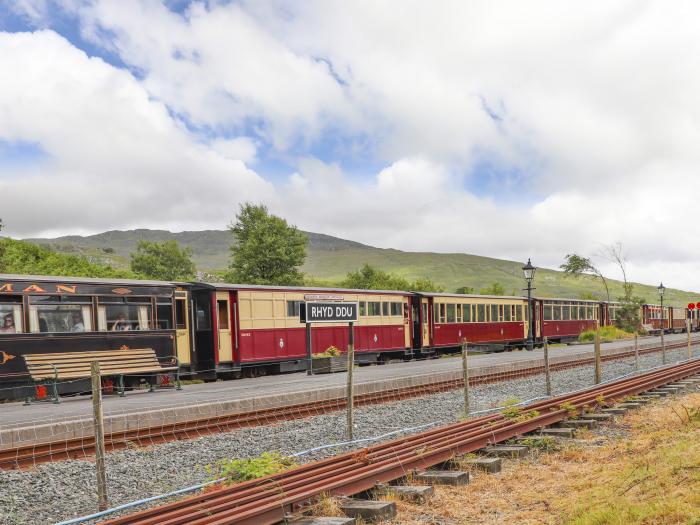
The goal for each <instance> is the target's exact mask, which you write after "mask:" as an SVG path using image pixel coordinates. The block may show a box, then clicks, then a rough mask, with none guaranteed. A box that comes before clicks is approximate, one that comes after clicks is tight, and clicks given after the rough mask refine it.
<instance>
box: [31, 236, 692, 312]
mask: <svg viewBox="0 0 700 525" xmlns="http://www.w3.org/2000/svg"><path fill="white" fill-rule="evenodd" d="M304 233H305V234H306V235H307V237H308V238H309V245H308V257H307V260H306V263H305V264H304V267H303V271H304V272H305V273H306V274H307V275H309V276H310V277H313V278H314V279H318V280H323V281H327V282H328V283H329V284H332V283H334V282H338V281H340V280H341V279H342V278H343V277H345V275H346V274H347V273H348V272H349V271H353V270H357V269H358V268H360V267H361V266H362V265H363V264H365V263H369V264H371V265H373V266H376V267H378V268H381V269H383V270H385V271H388V272H392V273H395V274H398V275H401V276H402V277H406V278H407V279H409V280H415V279H418V278H422V277H427V278H430V279H432V280H433V281H435V282H437V283H439V284H441V285H442V286H444V287H445V290H446V291H449V292H452V291H454V290H456V289H457V288H459V287H462V286H470V287H473V288H474V289H475V290H476V291H477V292H478V291H479V290H480V289H481V288H485V287H487V286H490V285H491V284H493V283H496V282H498V283H500V284H501V285H503V287H504V288H505V291H506V294H513V295H521V294H522V291H521V289H522V288H523V286H524V280H523V275H522V270H521V267H522V264H523V263H522V262H516V261H506V260H502V259H494V258H490V257H482V256H479V255H470V254H466V253H432V252H404V251H401V250H395V249H391V248H375V247H373V246H368V245H365V244H361V243H359V242H354V241H349V240H346V239H339V238H337V237H332V236H330V235H323V234H320V233H312V232H304ZM142 239H145V240H149V241H164V240H170V239H174V240H176V241H178V242H179V243H180V244H181V245H183V246H189V247H190V248H191V249H192V251H193V254H194V255H193V257H192V259H193V261H194V262H195V264H196V265H197V268H198V269H199V270H201V271H203V272H206V273H211V274H218V273H221V272H222V271H223V270H224V269H225V268H226V266H227V264H228V257H229V246H230V244H231V234H230V233H229V232H228V231H226V230H223V231H221V230H204V231H186V232H179V233H172V232H169V231H165V230H145V229H139V230H129V231H117V230H114V231H108V232H104V233H100V234H97V235H89V236H85V237H83V236H78V235H71V236H66V237H58V238H55V239H26V240H27V241H30V242H33V243H35V244H40V245H45V246H48V247H50V248H52V249H54V250H57V251H60V252H64V253H73V254H82V255H85V256H87V257H88V258H89V259H90V260H92V261H95V262H106V263H109V264H112V265H114V266H117V267H127V266H128V264H129V254H130V253H131V252H132V251H133V250H135V249H136V244H137V243H138V241H139V240H142ZM609 284H610V288H611V290H610V291H611V297H612V298H613V299H615V298H617V297H619V296H620V295H622V283H620V282H619V281H610V283H609ZM534 286H535V287H536V288H537V290H536V291H535V294H536V295H539V296H547V297H572V298H581V297H584V296H587V294H593V295H594V296H596V297H599V298H603V299H604V298H605V297H606V296H605V291H604V288H603V286H602V284H601V283H600V282H599V281H598V280H597V279H593V278H591V277H585V276H584V277H580V278H572V277H569V276H566V275H565V274H564V273H562V272H558V271H554V270H547V269H544V268H540V269H538V271H537V274H536V277H535V283H534ZM635 294H636V295H639V296H641V297H643V298H645V299H646V300H647V301H648V302H657V301H658V295H657V291H656V287H655V286H649V285H643V284H635ZM666 300H667V301H668V304H675V305H685V304H687V303H688V302H697V301H698V300H700V294H696V293H692V292H684V291H681V290H672V289H668V290H667V292H666Z"/></svg>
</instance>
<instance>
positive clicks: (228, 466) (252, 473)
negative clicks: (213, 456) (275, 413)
mask: <svg viewBox="0 0 700 525" xmlns="http://www.w3.org/2000/svg"><path fill="white" fill-rule="evenodd" d="M296 466H297V463H296V461H295V460H294V459H293V458H290V457H287V456H283V455H282V454H280V453H279V452H263V453H262V454H261V455H260V456H259V457H257V458H249V459H224V460H221V461H218V462H217V463H216V467H215V468H211V467H208V470H209V471H210V472H212V473H213V474H214V478H215V479H218V478H225V479H226V480H225V483H240V482H241V481H247V480H249V479H256V478H261V477H263V476H269V475H271V474H277V473H279V472H284V471H285V470H289V469H290V468H293V467H296Z"/></svg>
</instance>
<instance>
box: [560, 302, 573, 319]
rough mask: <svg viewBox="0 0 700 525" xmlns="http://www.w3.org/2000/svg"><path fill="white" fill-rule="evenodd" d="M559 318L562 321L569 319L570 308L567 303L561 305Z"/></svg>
mask: <svg viewBox="0 0 700 525" xmlns="http://www.w3.org/2000/svg"><path fill="white" fill-rule="evenodd" d="M561 319H562V321H568V320H570V319H571V308H570V307H569V305H568V304H567V305H564V306H562V307H561Z"/></svg>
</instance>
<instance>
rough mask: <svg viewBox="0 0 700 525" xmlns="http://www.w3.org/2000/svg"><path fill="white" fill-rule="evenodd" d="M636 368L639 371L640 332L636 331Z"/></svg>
mask: <svg viewBox="0 0 700 525" xmlns="http://www.w3.org/2000/svg"><path fill="white" fill-rule="evenodd" d="M634 369H635V370H636V371H637V372H639V334H638V333H637V332H635V333H634Z"/></svg>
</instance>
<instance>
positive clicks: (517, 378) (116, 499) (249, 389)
mask: <svg viewBox="0 0 700 525" xmlns="http://www.w3.org/2000/svg"><path fill="white" fill-rule="evenodd" d="M673 345H677V346H676V347H673ZM552 346H553V348H550V354H551V357H550V359H549V365H550V366H549V368H550V370H551V377H550V383H551V391H552V392H551V393H552V395H554V396H556V395H560V394H563V393H566V392H570V391H573V390H578V389H584V388H588V387H590V386H592V385H593V384H594V363H593V360H592V357H591V354H590V351H585V352H584V351H580V350H579V349H577V348H576V347H568V348H562V347H558V346H556V345H552ZM638 349H639V357H638V358H635V355H634V347H633V344H632V342H630V344H629V345H623V346H619V347H615V348H603V350H602V356H601V357H602V361H603V365H602V380H603V381H611V380H615V379H619V378H622V377H625V376H629V375H632V374H635V373H638V372H642V371H647V370H650V369H653V368H656V367H659V366H662V356H661V352H660V351H659V350H658V343H657V342H655V341H643V342H641V343H640V344H639V347H638ZM471 350H473V349H470V354H469V356H468V360H469V365H470V366H469V381H468V386H469V398H468V400H469V414H468V415H466V414H465V396H464V381H463V377H464V376H463V368H462V364H463V361H462V359H461V358H460V355H459V354H457V355H455V356H451V357H445V358H442V359H424V360H417V361H413V362H410V363H395V364H389V365H386V366H373V367H360V368H355V370H354V378H355V382H354V384H353V390H354V392H353V400H354V403H353V405H354V414H353V416H354V417H353V421H352V425H353V428H352V433H351V434H352V439H349V438H348V435H349V434H350V433H349V432H348V428H347V417H346V413H345V410H346V407H347V397H346V393H347V387H346V379H347V374H346V373H343V372H340V373H336V374H324V375H318V376H312V377H307V376H305V375H301V374H293V375H280V376H270V377H265V378H257V379H249V380H241V381H230V382H224V383H221V382H218V383H211V384H196V385H186V386H185V390H184V391H183V392H170V391H158V392H156V393H145V392H144V393H136V392H131V393H128V394H127V397H126V398H117V397H116V396H110V395H106V396H105V404H104V408H105V416H104V430H105V432H104V434H105V446H106V450H107V451H108V454H107V458H106V465H107V476H106V477H107V495H108V498H109V502H110V505H112V506H114V507H119V508H117V509H116V510H115V511H114V512H112V513H111V514H114V513H119V512H125V511H126V510H127V508H126V507H124V508H122V507H121V506H123V505H126V504H129V503H131V502H135V501H137V502H138V505H139V506H142V505H148V504H155V502H160V501H162V500H163V499H167V498H170V497H175V496H177V495H181V494H184V493H186V492H191V491H193V490H199V489H201V488H203V487H204V486H205V484H211V483H213V482H215V481H216V480H217V479H218V478H219V474H218V473H219V467H218V466H217V465H218V464H219V462H222V461H226V460H230V459H251V458H259V457H261V455H262V454H264V453H266V452H267V453H273V452H274V453H279V454H280V455H281V456H282V457H289V458H293V460H294V461H296V462H298V463H303V462H308V461H313V460H318V459H321V458H324V457H328V456H329V455H333V454H337V453H340V452H345V451H349V450H354V449H358V448H362V447H364V446H367V445H369V444H373V443H376V442H379V441H383V440H387V439H395V438H400V437H401V436H407V435H410V434H413V433H416V432H420V431H423V430H426V429H428V428H432V427H436V426H439V425H444V424H449V423H453V422H455V421H458V420H460V419H463V418H465V417H476V416H479V415H482V414H485V413H489V412H494V411H498V410H502V409H503V408H504V406H519V405H527V404H528V403H531V402H533V401H536V400H540V399H543V398H545V397H547V385H546V378H545V374H544V370H545V366H544V365H545V363H544V359H543V357H542V356H541V355H539V354H537V355H535V354H530V353H526V352H516V353H513V354H501V355H500V356H486V357H484V356H480V355H478V354H472V353H471ZM689 357H690V358H697V357H700V343H693V344H692V345H691V348H690V354H689V353H688V347H687V346H686V345H685V344H684V340H683V338H678V339H676V340H669V341H668V348H667V351H666V363H667V364H669V365H670V364H675V363H677V362H681V361H683V360H686V359H688V358H689ZM493 360H500V361H502V362H498V363H494V362H493ZM84 393H85V394H88V393H89V391H86V392H84ZM104 393H105V394H109V392H104ZM13 405H14V406H12V407H11V408H12V410H11V413H9V414H7V415H3V416H2V419H1V421H2V430H0V467H1V468H2V469H5V470H0V486H3V487H6V489H4V492H5V494H3V496H4V497H3V498H0V515H2V516H4V518H3V519H5V520H6V522H7V523H8V524H12V525H19V524H24V523H36V522H47V523H51V522H58V521H62V520H73V521H66V523H68V522H70V523H78V522H88V523H91V522H94V521H95V520H96V519H98V518H102V517H104V516H106V514H101V515H100V516H98V517H96V516H93V517H90V518H88V519H84V520H77V521H76V519H77V518H79V517H81V516H84V515H86V516H87V515H91V514H92V513H94V512H95V510H96V508H97V494H96V492H95V491H94V490H91V489H87V488H86V487H93V486H94V480H95V464H94V462H93V461H92V456H93V455H94V451H95V440H94V423H93V418H92V413H91V405H90V402H89V400H87V399H86V400H81V399H76V400H67V401H65V402H64V403H62V404H61V405H33V406H29V407H21V406H20V405H19V404H13ZM10 406H11V405H3V406H2V407H0V410H3V409H4V408H8V407H10ZM22 410H26V411H27V412H25V413H23V412H22ZM32 411H36V415H37V417H36V420H33V421H31V423H28V422H27V414H31V412H32ZM66 459H69V460H72V461H66ZM14 467H21V468H22V469H28V470H21V471H18V470H9V469H11V468H14ZM38 487H39V488H38ZM171 493H172V494H171ZM154 498H155V499H154ZM133 508H134V507H131V506H130V507H128V509H129V510H133ZM111 514H110V515H111ZM3 523H5V521H3Z"/></svg>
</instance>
